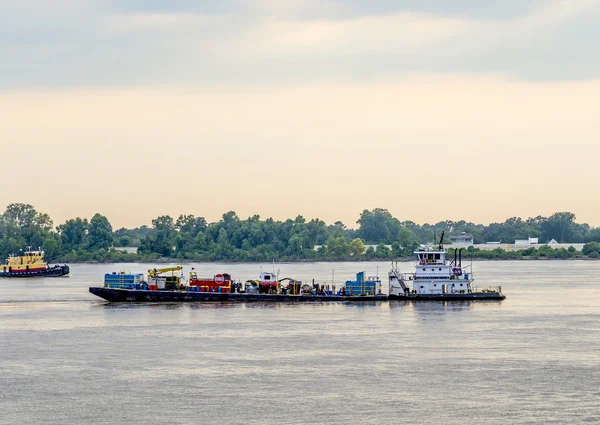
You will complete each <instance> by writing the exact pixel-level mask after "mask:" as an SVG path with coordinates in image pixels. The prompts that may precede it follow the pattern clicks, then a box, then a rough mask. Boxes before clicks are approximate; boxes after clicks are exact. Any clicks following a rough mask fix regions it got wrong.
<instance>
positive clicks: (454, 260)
mask: <svg viewBox="0 0 600 425" xmlns="http://www.w3.org/2000/svg"><path fill="white" fill-rule="evenodd" d="M456 251H458V249H456V248H454V267H456Z"/></svg>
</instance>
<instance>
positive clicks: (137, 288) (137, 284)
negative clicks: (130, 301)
mask: <svg viewBox="0 0 600 425" xmlns="http://www.w3.org/2000/svg"><path fill="white" fill-rule="evenodd" d="M135 289H136V290H138V291H139V290H140V284H139V283H136V284H135Z"/></svg>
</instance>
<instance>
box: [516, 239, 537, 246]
mask: <svg viewBox="0 0 600 425" xmlns="http://www.w3.org/2000/svg"><path fill="white" fill-rule="evenodd" d="M538 243H539V242H538V238H529V239H517V240H515V245H536V244H538Z"/></svg>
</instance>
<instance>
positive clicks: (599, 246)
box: [581, 242, 600, 256]
mask: <svg viewBox="0 0 600 425" xmlns="http://www.w3.org/2000/svg"><path fill="white" fill-rule="evenodd" d="M581 252H582V253H583V255H588V256H589V255H590V254H591V253H592V252H597V253H598V254H600V242H588V243H586V244H585V245H584V246H583V249H582V250H581Z"/></svg>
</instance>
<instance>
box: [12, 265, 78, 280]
mask: <svg viewBox="0 0 600 425" xmlns="http://www.w3.org/2000/svg"><path fill="white" fill-rule="evenodd" d="M69 271H70V270H69V266H67V265H64V266H53V267H48V268H47V269H46V270H36V271H32V272H3V271H0V277H60V276H66V275H68V274H69Z"/></svg>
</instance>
